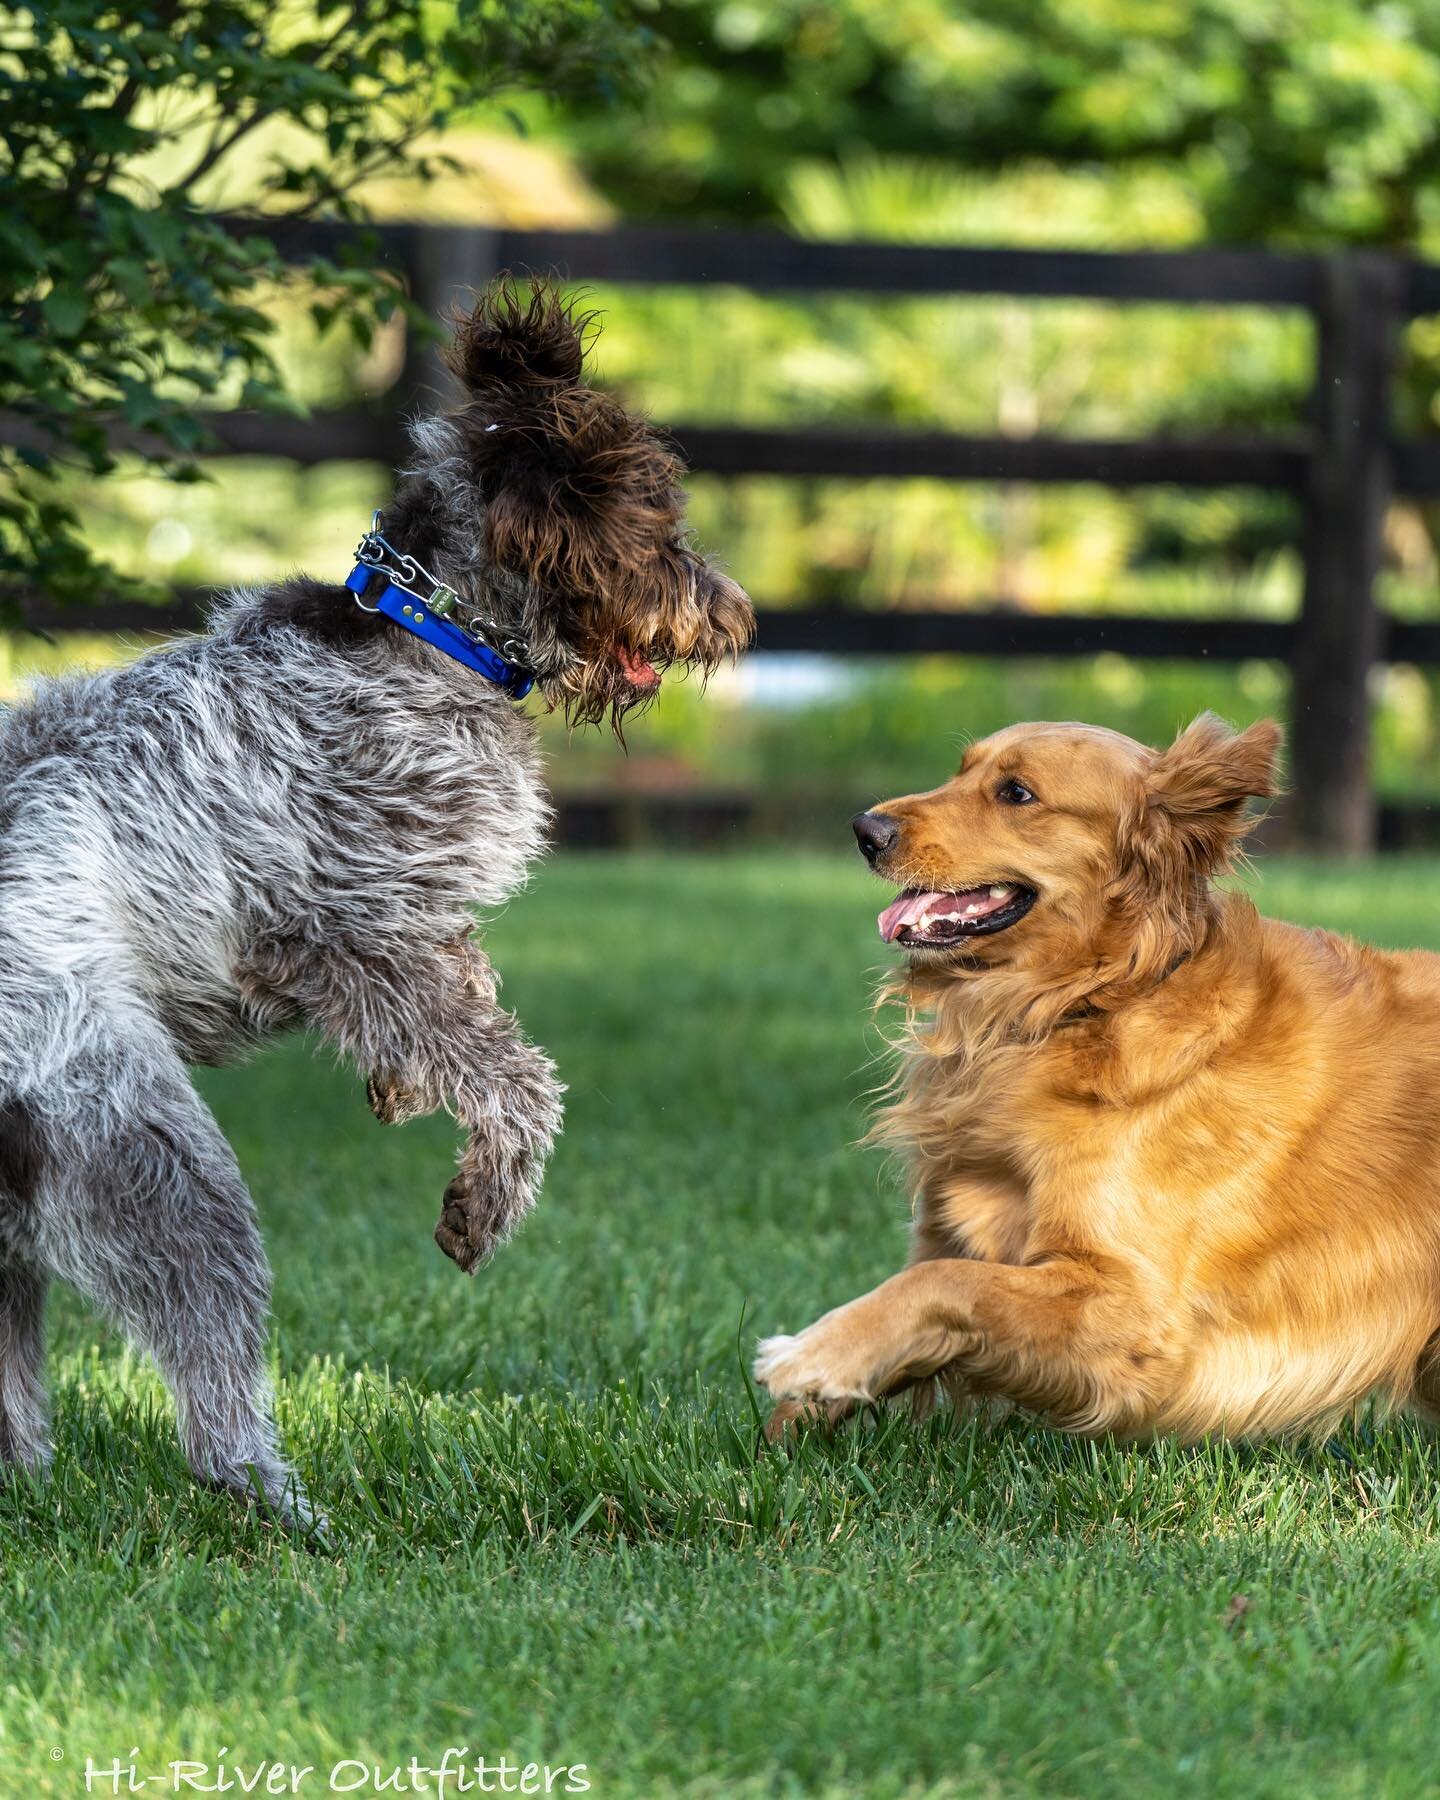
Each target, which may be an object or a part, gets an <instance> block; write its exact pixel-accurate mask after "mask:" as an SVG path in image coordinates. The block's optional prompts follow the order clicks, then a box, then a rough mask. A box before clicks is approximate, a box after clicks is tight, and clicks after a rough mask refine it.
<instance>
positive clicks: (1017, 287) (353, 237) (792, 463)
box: [35, 220, 1440, 851]
mask: <svg viewBox="0 0 1440 1800" xmlns="http://www.w3.org/2000/svg"><path fill="white" fill-rule="evenodd" d="M233 224H234V228H235V229H236V230H237V231H242V232H243V231H264V233H265V235H267V236H269V237H270V238H272V239H273V240H274V241H276V242H277V244H278V246H279V248H280V249H281V250H282V252H283V253H284V254H285V255H286V256H287V257H290V258H292V259H293V260H294V261H296V262H297V263H298V262H303V261H304V260H305V259H306V258H307V257H309V256H312V255H317V254H323V255H327V256H337V255H343V254H346V253H347V251H348V253H350V254H354V251H355V246H356V243H357V233H356V231H355V229H354V228H350V227H344V226H337V225H328V224H318V223H306V224H302V225H296V226H289V227H277V226H276V225H275V224H273V223H270V222H248V221H244V220H235V221H233ZM361 241H363V244H364V252H363V253H364V254H365V255H366V256H367V257H368V258H370V259H372V260H377V261H379V262H380V263H382V264H383V265H385V266H388V267H391V268H393V269H395V270H396V271H397V273H399V274H400V275H401V276H402V277H403V278H404V279H405V281H406V283H407V285H408V288H409V291H410V292H411V294H412V295H413V297H414V298H415V299H416V300H418V301H419V302H420V304H421V305H422V306H424V307H425V308H426V309H427V310H429V311H431V312H432V313H439V312H440V311H441V310H442V309H443V308H445V307H446V306H447V304H448V303H449V302H450V301H451V300H452V299H453V298H456V297H458V296H461V295H463V294H464V293H466V292H468V290H470V289H472V288H474V287H477V286H480V285H482V284H483V283H484V282H485V281H486V280H488V279H489V278H490V277H491V276H492V275H494V274H495V273H496V272H497V271H499V270H502V269H511V270H515V271H533V272H537V273H540V272H550V271H556V272H558V273H560V274H561V275H563V276H564V277H566V278H567V279H573V280H583V281H606V282H630V283H640V284H676V285H687V286H688V285H705V284H713V283H729V284H734V285H737V286H741V287H745V288H750V289H753V290H755V291H757V292H768V293H778V292H794V291H818V290H826V289H829V290H842V291H848V292H852V293H857V292H858V293H886V294H910V295H919V294H930V295H938V294H984V295H1012V296H1020V297H1025V298H1031V299H1041V298H1043V299H1053V298H1067V299H1072V298H1081V299H1091V300H1104V301H1112V302H1115V303H1119V304H1135V303H1143V302H1167V303H1172V304H1174V303H1184V304H1199V305H1204V306H1223V305H1246V306H1257V305H1258V306H1265V307H1285V308H1298V309H1302V310H1303V311H1305V312H1308V313H1309V314H1310V315H1311V316H1312V317H1313V319H1314V320H1315V325H1316V333H1317V355H1316V373H1315V385H1314V390H1313V393H1312V395H1311V401H1310V406H1309V409H1308V419H1307V422H1306V426H1305V428H1304V429H1303V430H1300V431H1295V432H1291V433H1278V434H1277V433H1272V434H1267V435H1257V434H1245V435H1235V436H1225V437H1204V438H1196V437H1156V438H1150V439H1145V440H1113V441H1097V440H1093V439H1080V438H1057V437H1029V438H1006V437H970V436H960V435H955V434H952V433H948V432H933V431H925V432H905V431H895V430H887V429H882V428H879V427H868V426H867V427H858V428H832V427H826V428H823V429H822V428H812V427H799V428H789V429H766V430H754V429H749V428H743V427H737V426H728V425H720V426H717V425H689V424H686V423H685V422H683V421H680V422H677V423H675V424H673V426H672V429H673V432H674V435H675V437H676V438H677V440H678V441H679V443H680V446H681V448H682V450H683V451H684V453H685V456H686V458H687V460H688V461H689V464H690V466H691V467H692V468H693V469H695V470H702V471H705V472H707V473H714V474H721V475H740V474H772V475H800V476H825V475H829V476H862V477H863V476H888V477H896V476H901V477H903V476H921V475H923V476H930V477H937V476H938V477H941V478H945V479H950V480H955V481H1015V482H1050V483H1058V482H1082V481H1083V482H1098V483H1101V484H1103V485H1106V486H1109V487H1114V488H1130V487H1142V486H1154V485H1157V484H1174V485H1178V486H1182V487H1196V488H1214V487H1227V488H1229V487H1254V488H1266V489H1278V490H1282V491H1285V492H1288V493H1290V494H1293V495H1295V496H1296V497H1297V499H1298V500H1299V502H1300V505H1301V507H1302V509H1303V515H1304V531H1303V545H1302V548H1303V554H1304V565H1305V583H1304V598H1303V604H1302V607H1301V611H1300V615H1299V617H1298V618H1297V619H1296V620H1295V621H1294V622H1293V623H1282V622H1276V621H1263V620H1252V619H1240V618H1226V617H1207V618H1192V619H1171V618H1166V619H1161V618H1153V617H1131V616H1117V615H1113V614H1099V613H1096V614H1090V613H1066V614H1063V615H1059V616H1056V615H1047V616H1033V615H1027V614H1023V613H1015V612H1010V611H998V610H994V609H990V610H984V611H966V612H954V611H941V610H939V609H936V608H934V607H931V608H924V607H918V608H915V609H913V610H912V609H907V610H905V611H884V612H876V611H859V610H853V609H841V608H834V607H826V608H823V609H822V608H812V607H800V608H786V609H770V608H767V607H766V606H765V604H764V596H763V595H761V596H759V597H758V598H759V601H760V606H759V613H760V632H759V639H758V642H759V647H760V649H762V650H823V651H834V652H839V653H844V654H884V655H896V654H909V653H921V652H923V653H927V654H928V653H936V652H963V653H966V654H981V655H989V656H1060V657H1071V656H1089V655H1093V654H1094V653H1095V652H1097V651H1100V650H1111V651H1117V652H1120V653H1122V654H1124V655H1127V656H1134V657H1151V658H1154V657H1194V658H1206V659H1208V660H1211V661H1238V660H1242V659H1246V658H1251V657H1261V658H1274V659H1277V660H1281V661H1284V662H1286V663H1288V665H1289V667H1290V669H1291V671H1292V674H1293V695H1294V698H1293V707H1292V762H1291V769H1292V781H1293V786H1294V798H1293V801H1292V811H1291V814H1290V823H1291V826H1292V829H1293V833H1294V835H1295V836H1296V837H1297V839H1298V840H1299V841H1301V842H1302V843H1305V844H1308V845H1311V846H1313V847H1315V848H1320V849H1326V850H1331V851H1355V850H1362V849H1365V848H1368V847H1369V846H1370V845H1372V844H1373V842H1374V840H1375V831H1376V803H1375V795H1374V790H1373V786H1372V781H1371V774H1370V757H1369V744H1370V727H1369V702H1368V682H1369V675H1370V671H1371V669H1372V667H1373V666H1374V665H1375V664H1376V663H1380V662H1387V661H1391V662H1409V663H1422V664H1424V663H1440V623H1436V624H1426V623H1413V622H1404V621H1400V620H1396V619H1391V618H1389V617H1387V616H1385V615H1384V614H1383V613H1382V612H1381V611H1380V610H1379V608H1378V607H1377V605H1376V603H1375V597H1374V590H1375V577H1376V573H1377V569H1378V564H1379V558H1380V537H1381V528H1382V525H1383V521H1384V516H1385V509H1386V506H1387V504H1388V502H1389V500H1390V497H1391V496H1392V495H1393V494H1404V495H1415V496H1423V495H1440V441H1436V442H1434V443H1422V442H1414V441H1411V442H1404V441H1396V440H1395V439H1394V438H1393V437H1392V435H1391V431H1390V387H1391V367H1392V356H1393V350H1394V344H1395V341H1396V338H1397V335H1398V330H1399V327H1400V326H1401V325H1402V324H1403V322H1404V321H1405V320H1407V319H1409V318H1411V317H1414V316H1416V315H1419V314H1423V313H1430V312H1440V266H1436V265H1429V264H1418V263H1411V262H1407V261H1403V260H1401V259H1398V258H1393V257H1388V256H1382V255H1378V254H1371V253H1354V254H1346V255H1343V256H1333V257H1320V256H1302V255H1282V254H1275V253H1270V252H1262V251H1245V250H1200V251H1187V252H1151V251H1143V252H1140V251H1132V252H1128V253H1123V254H1106V253H1097V252H1089V251H1055V250H1005V249H960V248H940V247H930V246H920V245H909V244H875V243H868V244H830V243H813V242H800V241H796V240H794V239H790V238H786V237H783V236H780V235H778V234H773V233H759V232H735V231H719V230H700V229H643V228H637V227H624V228H621V229H617V230H612V231H605V232H587V231H570V230H564V231H521V230H510V229H493V230H491V229H483V228H473V227H469V228H450V227H443V226H424V225H414V224H397V225H384V226H378V227H373V228H369V229H368V230H367V231H366V232H365V233H364V234H362V238H361ZM439 380H440V377H439V375H438V372H437V368H436V365H435V363H434V360H433V353H432V352H431V351H430V350H429V349H428V348H427V347H425V346H417V347H416V348H415V350H414V351H413V353H412V354H411V355H410V357H409V358H408V360H407V364H406V368H405V373H404V376H403V378H402V380H401V381H400V382H398V383H397V384H396V386H395V388H394V389H393V390H392V391H391V393H390V394H388V395H387V396H385V398H384V400H383V402H381V403H379V404H377V405H375V406H372V407H367V408H359V409H352V410H346V411H337V412H330V413H321V414H319V415H317V416H315V417H312V418H309V419H290V418H285V417H275V416H269V415H258V414H248V413H244V412H233V413H225V414H220V415H217V417H216V418H215V420H214V435H215V437H216V439H217V441H218V444H219V447H220V448H221V449H222V450H223V451H224V452H226V453H228V454H231V455H234V454H241V455H245V454H254V455H265V456H278V457H287V458H292V459H294V460H295V461H297V462H300V463H307V464H308V463H317V462H325V461H330V460H332V459H357V458H365V459H374V460H376V461H378V462H382V463H387V464H393V463H395V462H396V461H397V460H398V459H399V458H400V457H401V455H402V450H403V423H402V418H403V412H404V409H405V408H406V407H407V406H413V404H414V401H415V396H416V394H417V391H418V390H419V389H421V388H422V387H429V388H434V387H436V386H437V385H438V383H439ZM198 606H199V599H198V597H197V596H180V597H179V603H178V604H177V606H176V608H175V609H174V611H173V613H171V614H168V615H166V616H167V618H168V619H170V620H172V621H173V622H174V623H177V624H190V623H193V622H194V619H195V618H196V616H197V615H198ZM35 618H36V622H37V623H40V624H43V625H45V626H48V627H50V628H53V629H63V628H65V626H66V625H67V624H68V625H70V626H72V627H73V624H74V615H73V614H72V615H68V616H62V615H44V614H42V613H40V612H37V613H36V615H35ZM86 624H87V628H96V629H110V628H116V629H129V630H135V629H145V628H147V627H148V628H151V629H153V628H154V626H155V613H154V611H153V610H150V609H144V608H136V607H110V608H102V609H97V610H96V611H94V612H93V613H90V614H87V616H86Z"/></svg>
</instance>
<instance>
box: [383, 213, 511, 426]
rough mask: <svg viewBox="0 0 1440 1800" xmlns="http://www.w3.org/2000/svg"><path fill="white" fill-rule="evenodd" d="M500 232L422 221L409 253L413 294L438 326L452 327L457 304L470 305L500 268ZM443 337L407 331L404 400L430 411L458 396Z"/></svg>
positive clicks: (402, 381) (407, 405) (407, 404)
mask: <svg viewBox="0 0 1440 1800" xmlns="http://www.w3.org/2000/svg"><path fill="white" fill-rule="evenodd" d="M497 247H498V234H497V233H496V232H494V231H487V230H486V229H485V228H484V227H483V226H473V225H462V226H445V225H421V226H417V227H416V229H415V233H414V237H413V239H412V249H411V254H410V298H411V299H412V300H413V301H414V302H415V303H416V305H417V306H419V307H420V308H421V310H422V311H423V312H424V313H425V314H426V316H427V317H428V318H429V319H431V320H432V321H433V322H434V323H435V324H436V325H438V326H440V327H441V328H442V330H443V329H448V326H447V318H448V314H449V312H450V309H451V308H452V307H453V306H468V305H469V303H470V300H471V298H472V296H473V295H474V293H475V292H476V291H478V290H479V289H481V288H483V287H485V286H486V285H487V283H488V282H489V281H490V280H491V279H492V278H493V277H494V276H495V275H496V274H497V273H498V272H499V271H498V264H497V261H496V258H497ZM442 342H443V340H441V339H437V338H428V339H427V338H423V337H422V336H421V334H420V333H419V332H418V331H413V332H411V333H410V334H409V335H408V338H407V342H406V345H405V368H404V372H403V373H402V375H401V378H400V393H401V395H402V396H403V399H402V402H401V403H402V405H403V406H404V407H405V408H406V409H407V410H408V411H410V412H412V413H413V412H417V411H419V412H430V411H433V410H434V409H435V407H436V406H437V405H447V404H449V403H450V402H451V401H452V400H454V399H455V398H456V384H455V380H454V377H453V376H452V375H451V374H450V372H449V370H448V369H447V368H446V367H445V365H444V364H443V363H442V362H441V360H440V348H441V343H442Z"/></svg>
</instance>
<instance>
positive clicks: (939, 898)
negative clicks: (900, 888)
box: [878, 887, 1010, 944]
mask: <svg viewBox="0 0 1440 1800" xmlns="http://www.w3.org/2000/svg"><path fill="white" fill-rule="evenodd" d="M1009 901H1010V896H1009V894H1006V895H1005V896H1004V898H1003V899H1000V900H994V899H992V898H991V896H990V890H989V888H988V887H981V888H966V889H964V890H963V891H962V892H961V893H958V894H936V893H928V894H902V895H901V896H900V898H899V899H898V900H892V901H891V902H890V904H889V906H887V907H886V908H885V910H884V912H882V913H881V915H880V918H879V921H878V923H879V926H880V936H881V937H882V938H883V939H884V941H885V942H886V943H887V944H893V943H894V942H895V940H896V938H897V937H899V935H900V933H901V932H902V931H903V930H904V929H905V927H906V926H907V925H918V924H919V923H920V921H921V919H923V918H924V916H925V914H926V913H927V912H928V913H929V914H931V916H932V917H934V918H939V917H942V916H943V915H945V914H947V913H948V914H952V915H956V916H958V915H961V914H964V913H965V912H966V908H967V907H971V906H973V907H974V908H975V911H974V912H972V913H969V914H968V915H967V916H968V917H969V918H972V919H983V918H984V917H985V915H986V914H987V913H992V912H998V911H999V910H1000V908H1001V907H1002V906H1006V905H1008V904H1009Z"/></svg>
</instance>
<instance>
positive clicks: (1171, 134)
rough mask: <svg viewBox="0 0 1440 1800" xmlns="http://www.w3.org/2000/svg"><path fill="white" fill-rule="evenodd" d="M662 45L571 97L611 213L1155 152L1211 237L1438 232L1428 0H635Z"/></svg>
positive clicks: (1439, 70) (688, 209)
mask: <svg viewBox="0 0 1440 1800" xmlns="http://www.w3.org/2000/svg"><path fill="white" fill-rule="evenodd" d="M647 18H648V19H649V21H650V22H651V24H652V25H653V27H654V29H655V31H656V32H657V34H658V35H659V36H660V37H662V38H663V39H664V40H666V41H667V42H668V44H669V46H670V66H669V68H668V69H667V71H666V74H665V78H664V80H663V81H661V82H659V83H657V84H656V86H655V89H654V91H653V92H652V93H650V94H649V95H648V96H647V99H646V104H645V106H644V109H643V113H642V114H641V115H640V116H639V117H631V116H629V115H628V114H626V113H625V112H623V111H622V112H617V111H615V110H613V109H611V110H608V111H606V112H603V113H602V112H597V111H595V110H594V109H591V112H590V115H589V118H588V120H587V122H586V126H585V137H584V142H585V146H586V154H587V157H588V161H589V164H590V167H591V169H592V172H593V173H594V174H595V175H596V177H597V178H598V179H599V180H600V182H601V183H602V185H603V186H604V187H605V188H606V189H607V190H608V191H609V192H610V193H611V194H612V195H613V196H615V197H616V198H617V199H618V200H619V202H620V203H621V206H622V208H624V209H625V210H627V211H631V212H647V213H652V214H654V213H657V212H671V213H694V212H697V211H698V212H707V213H710V214H711V215H714V216H717V217H731V218H757V217H760V218H773V217H776V216H778V211H779V208H780V203H781V200H782V197H783V194H784V189H785V183H786V180H787V170H788V169H789V168H790V167H792V166H793V165H794V163H795V162H796V161H797V160H803V159H806V158H815V159H823V160H833V159H839V158H843V157H845V156H847V155H850V156H853V155H854V154H856V153H857V152H865V151H869V152H872V153H875V154H877V155H882V156H907V157H926V158H937V159H942V160H944V161H946V162H948V163H949V164H951V165H952V166H953V167H955V168H956V169H957V170H970V171H977V172H983V171H989V170H995V169H999V168H1009V167H1014V166H1015V165H1016V164H1017V163H1023V162H1026V161H1031V160H1037V161H1046V162H1051V163H1054V164H1057V165H1061V166H1065V167H1083V168H1089V167H1093V166H1096V165H1104V166H1108V167H1123V168H1126V169H1128V170H1131V171H1134V170H1138V169H1144V168H1148V167H1153V166H1157V165H1164V166H1165V167H1166V168H1167V169H1168V170H1170V171H1171V172H1172V173H1173V174H1174V176H1175V177H1176V178H1177V179H1178V180H1179V181H1180V182H1181V183H1182V184H1183V185H1184V187H1185V188H1186V189H1187V190H1188V192H1189V193H1190V195H1191V196H1193V200H1194V202H1195V204H1196V206H1197V208H1198V211H1199V215H1200V218H1201V220H1202V226H1203V230H1204V232H1205V235H1207V236H1208V237H1210V238H1211V239H1213V240H1219V241H1233V242H1240V241H1248V242H1272V243H1290V244H1293V243H1304V244H1307V245H1315V246H1319V245H1329V244H1337V245H1338V244H1344V243H1370V244H1383V245H1392V246H1414V245H1417V244H1418V243H1420V242H1421V241H1422V240H1423V239H1424V237H1425V236H1426V234H1427V232H1428V233H1430V234H1431V235H1432V236H1433V235H1440V7H1436V6H1435V5H1434V4H1433V3H1432V0H1384V4H1375V3H1374V0H653V4H652V5H651V6H650V8H649V9H648V11H647Z"/></svg>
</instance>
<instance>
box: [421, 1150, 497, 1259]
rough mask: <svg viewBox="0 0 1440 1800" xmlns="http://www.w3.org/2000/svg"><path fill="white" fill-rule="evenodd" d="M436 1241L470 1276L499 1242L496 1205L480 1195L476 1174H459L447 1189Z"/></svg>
mask: <svg viewBox="0 0 1440 1800" xmlns="http://www.w3.org/2000/svg"><path fill="white" fill-rule="evenodd" d="M435 1242H436V1243H437V1244H438V1245H439V1246H440V1248H441V1249H442V1250H443V1251H444V1252H445V1254H446V1255H447V1256H448V1257H449V1258H450V1260H451V1262H453V1263H455V1264H456V1265H457V1266H458V1267H459V1268H460V1269H462V1270H463V1271H464V1272H465V1274H467V1275H473V1274H474V1273H475V1271H476V1270H477V1269H478V1268H479V1267H480V1265H481V1263H483V1262H485V1261H486V1260H487V1259H488V1258H489V1256H490V1255H491V1254H492V1252H493V1251H494V1249H495V1247H496V1245H497V1244H498V1243H499V1235H498V1233H497V1232H496V1231H495V1229H494V1211H493V1208H492V1207H490V1206H488V1205H486V1204H485V1203H484V1200H483V1197H482V1196H481V1195H479V1194H477V1192H476V1189H475V1182H474V1178H473V1177H472V1176H468V1175H464V1174H461V1175H457V1176H456V1177H455V1179H454V1180H453V1181H452V1182H451V1183H450V1185H449V1187H447V1188H446V1190H445V1198H444V1200H443V1201H442V1203H441V1207H440V1217H439V1220H438V1221H437V1222H436V1226H435Z"/></svg>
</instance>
